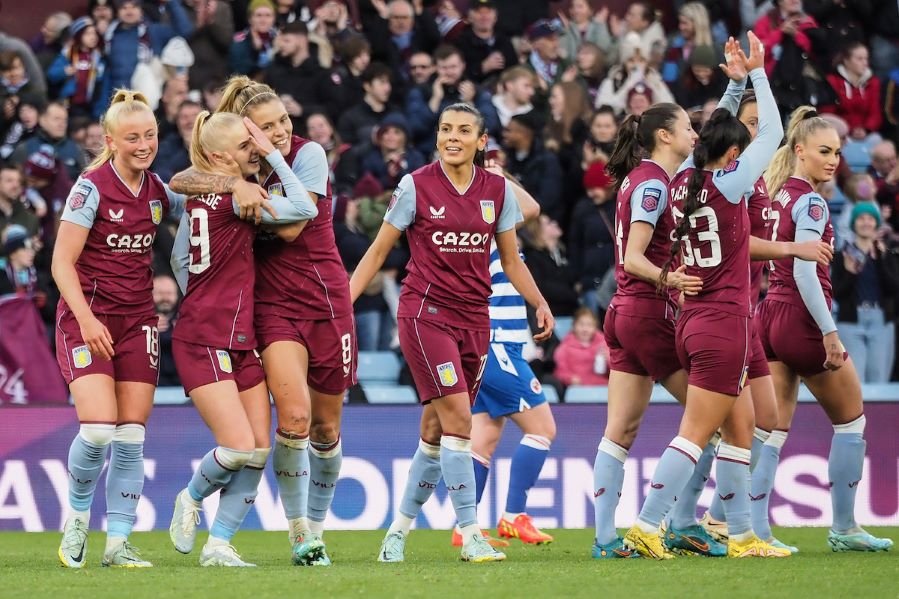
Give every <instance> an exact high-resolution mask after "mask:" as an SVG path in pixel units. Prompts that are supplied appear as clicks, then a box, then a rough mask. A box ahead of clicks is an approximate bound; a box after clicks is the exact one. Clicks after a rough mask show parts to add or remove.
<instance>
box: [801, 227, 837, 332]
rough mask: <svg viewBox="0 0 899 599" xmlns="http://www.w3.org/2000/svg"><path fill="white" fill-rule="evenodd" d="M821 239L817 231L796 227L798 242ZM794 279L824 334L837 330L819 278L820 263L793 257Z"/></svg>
mask: <svg viewBox="0 0 899 599" xmlns="http://www.w3.org/2000/svg"><path fill="white" fill-rule="evenodd" d="M817 239H821V236H820V235H818V234H817V233H816V232H815V231H813V230H810V229H798V228H797V229H796V242H797V243H802V242H803V241H814V240H817ZM793 280H795V281H796V288H797V289H798V290H799V295H800V297H802V303H804V304H805V307H806V309H807V310H808V311H809V314H811V315H812V318H814V319H815V324H817V325H818V328H819V329H820V330H821V334H822V335H827V334H828V333H832V332H834V331H836V330H837V325H836V324H835V323H834V321H833V315H832V314H831V313H830V309H829V308H828V307H827V299H825V297H824V290H823V289H822V288H821V281H819V280H818V264H817V263H815V262H809V261H807V260H801V259H799V258H793Z"/></svg>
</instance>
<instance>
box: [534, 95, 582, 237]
mask: <svg viewBox="0 0 899 599" xmlns="http://www.w3.org/2000/svg"><path fill="white" fill-rule="evenodd" d="M591 116H592V111H591V110H590V104H589V101H588V100H587V93H586V92H585V91H584V88H583V87H581V86H580V85H579V84H577V83H576V82H574V81H561V82H559V83H556V84H555V85H553V86H552V89H551V90H550V93H549V119H548V122H547V124H546V127H545V128H544V130H543V140H544V141H543V143H544V147H546V149H547V150H549V151H550V152H553V153H555V154H556V156H557V157H558V159H559V166H560V168H561V169H562V176H563V179H562V198H563V200H564V206H563V208H562V212H561V214H560V216H559V218H560V219H561V220H560V222H563V223H567V222H568V217H569V216H570V215H571V209H572V208H573V207H574V202H575V201H577V198H579V197H580V196H581V195H582V194H583V193H584V188H583V187H582V185H581V179H582V178H583V176H584V171H583V170H582V169H581V152H582V149H583V145H584V142H585V141H586V140H587V138H588V137H589V136H590V129H589V122H590V117H591Z"/></svg>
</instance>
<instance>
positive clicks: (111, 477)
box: [106, 424, 145, 539]
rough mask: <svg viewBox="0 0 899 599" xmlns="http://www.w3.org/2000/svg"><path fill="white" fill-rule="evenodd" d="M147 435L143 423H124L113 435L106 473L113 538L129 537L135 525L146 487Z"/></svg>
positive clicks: (107, 529) (107, 497)
mask: <svg viewBox="0 0 899 599" xmlns="http://www.w3.org/2000/svg"><path fill="white" fill-rule="evenodd" d="M144 437H145V429H144V426H143V425H142V424H120V425H118V426H117V427H116V430H115V435H114V436H113V438H112V453H111V456H110V460H109V471H108V472H107V473H106V513H107V524H106V531H107V535H108V536H110V537H123V538H126V539H127V538H128V536H129V535H130V534H131V529H132V528H133V527H134V520H135V518H136V517H137V504H138V502H139V501H140V495H141V492H142V491H143V489H144Z"/></svg>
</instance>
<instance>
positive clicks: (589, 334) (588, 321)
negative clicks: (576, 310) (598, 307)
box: [572, 314, 599, 343]
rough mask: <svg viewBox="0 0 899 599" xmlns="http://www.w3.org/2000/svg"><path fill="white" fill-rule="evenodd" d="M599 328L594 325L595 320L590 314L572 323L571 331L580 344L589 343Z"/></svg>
mask: <svg viewBox="0 0 899 599" xmlns="http://www.w3.org/2000/svg"><path fill="white" fill-rule="evenodd" d="M598 328H599V327H598V326H597V325H596V318H594V317H593V316H592V315H590V314H583V315H581V316H579V317H578V319H577V320H575V321H574V326H573V327H572V331H573V332H574V336H575V337H576V338H577V340H578V341H580V342H581V343H590V342H591V341H593V337H594V336H595V335H596V331H597V329H598Z"/></svg>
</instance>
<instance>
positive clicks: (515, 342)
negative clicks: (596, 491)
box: [435, 165, 556, 547]
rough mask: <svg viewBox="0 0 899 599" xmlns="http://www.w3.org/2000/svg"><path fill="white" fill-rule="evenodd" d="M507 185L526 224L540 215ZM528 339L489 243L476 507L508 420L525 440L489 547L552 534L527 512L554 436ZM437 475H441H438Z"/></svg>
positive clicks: (457, 536) (476, 416)
mask: <svg viewBox="0 0 899 599" xmlns="http://www.w3.org/2000/svg"><path fill="white" fill-rule="evenodd" d="M491 167H492V165H490V166H487V167H486V168H487V170H488V171H489V172H491V173H494V174H497V175H502V170H501V169H498V168H497V169H495V170H494V168H491ZM510 183H511V185H512V188H513V189H514V191H515V196H516V197H517V198H518V202H519V205H520V208H521V213H522V216H523V217H524V220H525V221H527V220H530V219H532V218H536V217H537V216H538V215H539V214H540V204H539V203H537V201H536V200H535V199H534V198H533V197H532V196H531V195H530V194H529V193H528V192H527V191H525V190H524V189H522V188H521V187H520V186H519V185H518V184H516V183H515V182H513V181H510ZM528 337H529V335H528V322H527V310H526V309H525V302H524V298H523V297H522V296H521V294H520V293H518V291H516V289H515V287H513V286H512V283H511V282H510V281H509V277H507V276H506V273H505V272H503V268H502V261H501V259H500V254H499V249H498V248H497V247H496V242H495V241H494V242H493V243H491V244H490V347H489V351H488V352H487V362H486V365H485V366H484V374H483V376H482V378H481V385H480V388H479V391H478V395H477V398H476V399H475V403H474V405H473V406H472V409H471V414H472V415H471V457H472V465H473V466H474V474H475V483H476V488H475V491H476V497H475V500H476V504H479V503H480V502H481V496H482V495H483V493H484V489H485V487H486V485H487V478H488V477H489V475H490V460H491V458H492V457H493V452H494V451H496V446H497V444H498V443H499V441H500V439H501V438H502V435H503V427H504V426H505V424H506V419H509V420H512V422H514V423H515V424H516V425H517V426H518V428H520V429H521V432H522V433H523V434H524V436H522V438H521V442H520V443H519V445H518V448H517V449H516V450H515V453H514V455H513V456H512V464H511V467H510V469H509V489H508V493H507V495H506V509H505V512H504V513H503V516H502V518H500V520H499V523H498V524H497V525H496V530H497V534H498V536H499V537H500V538H499V539H493V538H490V537H488V536H486V535H485V538H486V539H487V541H488V542H489V543H490V544H491V545H492V546H493V547H505V546H508V542H507V541H504V540H502V539H503V538H507V539H519V540H520V541H522V542H523V543H532V544H536V545H541V544H544V543H551V542H552V540H553V538H552V536H551V535H548V534H546V533H545V532H543V531H541V530H540V529H538V528H537V527H536V526H534V523H533V521H532V520H531V517H530V516H529V515H528V514H527V513H526V511H525V507H526V506H527V496H528V491H530V489H531V487H533V486H534V484H535V483H536V482H537V477H538V476H540V471H541V470H542V469H543V463H544V462H545V461H546V456H547V455H548V454H549V448H550V445H552V442H553V439H555V436H556V421H555V420H554V419H553V415H552V412H551V411H550V409H549V404H547V403H546V396H545V395H544V394H543V390H542V388H541V385H540V381H538V380H537V377H536V376H535V375H534V371H533V370H531V367H530V365H529V364H528V362H527V360H525V359H524V358H523V357H522V355H521V352H522V348H523V347H524V344H525V343H527V341H528ZM435 470H436V469H435ZM435 473H436V474H438V475H439V471H438V472H435ZM435 484H436V481H435ZM452 544H453V546H454V547H461V546H462V532H461V531H460V530H459V527H458V526H457V527H455V528H454V529H453V535H452Z"/></svg>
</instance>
